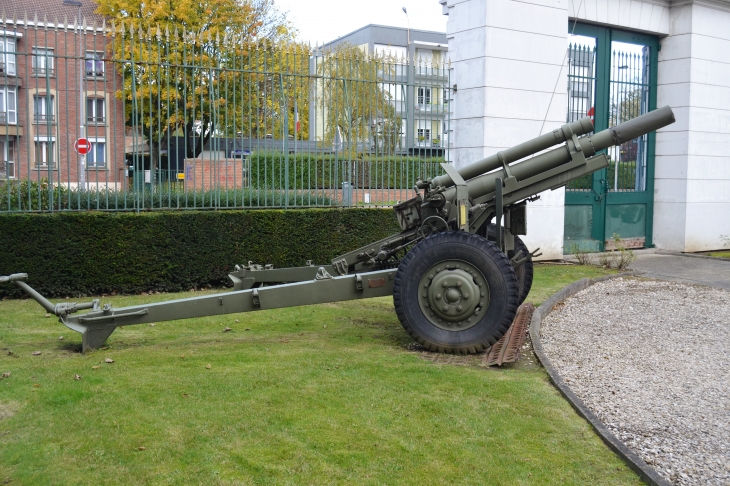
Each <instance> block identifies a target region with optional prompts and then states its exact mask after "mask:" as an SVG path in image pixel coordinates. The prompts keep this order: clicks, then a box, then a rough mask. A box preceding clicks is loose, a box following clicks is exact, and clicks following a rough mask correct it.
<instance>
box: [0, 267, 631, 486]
mask: <svg viewBox="0 0 730 486" xmlns="http://www.w3.org/2000/svg"><path fill="white" fill-rule="evenodd" d="M606 273H608V272H606V271H602V270H599V269H596V268H591V267H579V266H543V265H540V266H537V267H536V275H535V285H534V287H533V292H532V293H531V295H530V298H529V300H531V301H533V302H536V303H539V302H541V301H542V300H544V299H545V298H546V297H547V296H548V295H550V294H552V293H554V292H555V291H557V290H558V289H559V288H561V287H562V286H563V285H564V284H566V283H568V282H571V281H574V280H577V279H579V278H582V277H586V276H590V277H595V276H599V275H603V274H606ZM198 294H199V293H198ZM189 295H193V293H189V292H188V293H183V294H174V295H172V294H170V295H164V296H120V297H114V298H109V299H106V298H105V299H104V301H106V300H109V301H111V302H113V304H114V305H115V306H123V305H131V304H138V303H143V302H152V301H158V300H161V299H168V298H178V297H185V296H189ZM236 320H238V322H237V321H236ZM225 326H230V327H231V328H233V330H232V331H231V332H226V333H223V332H222V330H223V328H224V327H225ZM247 329H248V330H247ZM61 335H63V336H64V339H63V340H59V336H61ZM0 342H2V354H1V355H0V372H6V371H9V372H11V376H10V377H8V378H5V379H2V380H0V441H1V442H2V447H0V482H6V483H9V484H13V485H15V484H23V485H25V484H90V485H92V484H93V485H97V484H104V485H114V484H124V485H127V484H419V485H420V484H444V483H451V484H480V485H483V484H490V485H493V484H494V485H496V484H504V485H516V484H517V485H518V484H581V485H582V484H595V485H598V484H610V485H617V484H641V481H640V480H639V479H638V477H637V476H636V475H635V474H634V473H633V472H632V471H631V470H629V469H628V468H627V467H626V466H625V465H624V464H623V463H622V462H621V460H620V459H619V458H618V457H617V456H615V455H614V454H613V453H612V452H611V451H610V450H609V449H608V448H607V447H606V446H605V445H604V444H603V443H602V442H601V440H600V439H599V438H598V437H597V436H596V435H595V434H594V433H593V431H592V429H591V428H590V426H589V425H588V424H587V423H586V422H585V421H583V420H582V419H581V418H579V417H578V416H577V415H576V414H575V412H574V411H573V410H572V409H571V407H570V406H569V405H568V404H567V403H566V402H565V401H564V400H563V399H562V398H561V396H560V395H559V394H558V392H557V391H556V390H555V389H554V388H553V387H552V386H551V385H550V384H549V382H548V380H547V376H546V374H545V373H544V372H543V370H542V369H540V368H538V367H533V368H531V369H520V368H518V367H515V368H511V369H509V368H508V369H499V370H491V369H484V368H481V367H479V366H474V365H472V366H454V365H449V364H443V363H439V362H438V361H436V362H434V361H433V360H430V359H428V357H427V356H426V355H428V354H429V353H424V352H418V351H416V352H414V351H409V348H410V344H412V343H411V340H410V339H409V337H408V336H407V334H406V333H405V332H404V331H403V330H402V328H401V326H400V325H399V323H398V321H397V318H396V316H395V313H394V310H393V305H392V301H391V299H389V298H382V299H372V300H368V301H356V302H345V303H338V304H328V305H319V306H311V307H302V308H293V309H284V310H278V311H262V312H257V313H250V314H240V315H231V316H224V317H218V318H202V319H191V320H186V321H176V322H167V323H159V324H157V325H156V326H154V327H152V326H131V327H128V328H124V329H118V330H117V331H116V332H115V333H114V334H112V336H111V338H110V340H109V342H108V345H109V348H108V349H106V350H100V351H96V352H93V353H90V354H87V355H81V354H80V353H79V352H78V350H79V342H80V338H79V335H78V334H76V333H74V332H72V331H70V330H69V329H67V328H65V327H63V326H62V325H60V324H58V323H57V322H55V319H51V318H44V317H43V312H42V310H41V309H40V307H38V305H37V304H36V303H35V302H32V301H29V300H6V301H3V302H1V303H0ZM35 351H41V353H42V354H40V355H38V356H34V355H33V354H32V353H33V352H35ZM106 358H111V359H113V360H114V363H112V364H107V363H105V359H106ZM424 358H427V359H424ZM208 365H210V367H209V368H208V367H207V366H208ZM94 367H98V368H97V369H94ZM76 374H78V375H80V377H81V379H80V380H76V379H74V375H76ZM140 448H144V449H142V450H141V449H140Z"/></svg>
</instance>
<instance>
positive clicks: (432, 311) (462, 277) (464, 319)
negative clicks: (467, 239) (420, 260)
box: [418, 260, 489, 331]
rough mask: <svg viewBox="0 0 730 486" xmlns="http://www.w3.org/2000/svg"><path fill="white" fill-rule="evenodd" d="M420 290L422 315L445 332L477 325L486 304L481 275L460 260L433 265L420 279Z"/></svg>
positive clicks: (484, 281) (486, 291) (483, 280)
mask: <svg viewBox="0 0 730 486" xmlns="http://www.w3.org/2000/svg"><path fill="white" fill-rule="evenodd" d="M419 288H421V289H422V290H421V292H420V294H419V298H418V300H419V304H420V306H421V310H422V311H423V314H424V315H425V316H426V318H427V319H428V320H429V321H431V323H432V324H434V325H435V326H437V327H439V328H441V329H445V330H448V331H462V330H464V329H468V328H470V327H472V326H474V325H476V323H477V322H479V320H480V319H481V318H482V316H483V315H484V309H486V308H487V304H488V302H489V289H488V287H487V284H486V279H485V278H484V276H483V275H482V274H481V272H480V271H479V270H478V269H477V268H476V267H474V266H473V265H470V264H469V263H466V262H463V261H459V260H453V261H451V260H450V261H445V262H439V263H438V264H436V265H433V266H432V267H431V268H429V269H428V271H427V272H426V273H425V274H424V275H423V277H422V278H421V281H420V285H419Z"/></svg>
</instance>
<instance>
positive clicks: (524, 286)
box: [477, 224, 535, 306]
mask: <svg viewBox="0 0 730 486" xmlns="http://www.w3.org/2000/svg"><path fill="white" fill-rule="evenodd" d="M477 234H478V235H480V236H483V237H485V238H487V239H488V240H489V241H495V242H496V241H497V229H496V227H495V226H494V225H493V224H489V225H483V226H482V227H481V228H479V231H477ZM502 235H504V233H502ZM502 238H504V236H503V237H502ZM520 250H522V252H523V254H522V256H523V257H524V256H527V261H526V262H525V263H523V264H522V265H520V266H519V267H518V268H516V269H515V275H517V286H518V287H519V288H520V298H519V303H518V304H517V305H518V306H520V305H522V303H523V302H524V301H525V299H526V298H527V295H528V294H529V293H530V289H531V288H532V279H533V276H534V272H535V269H534V267H533V264H532V255H530V251H529V250H528V249H527V245H525V243H524V242H523V241H522V239H521V238H520V237H519V236H517V235H515V249H514V250H511V251H508V252H507V258H512V257H513V256H515V255H516V254H517V253H519V252H520Z"/></svg>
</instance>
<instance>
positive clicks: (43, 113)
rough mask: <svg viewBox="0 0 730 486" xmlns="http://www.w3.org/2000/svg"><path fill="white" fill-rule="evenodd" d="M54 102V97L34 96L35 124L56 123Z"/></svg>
mask: <svg viewBox="0 0 730 486" xmlns="http://www.w3.org/2000/svg"><path fill="white" fill-rule="evenodd" d="M53 101H54V100H53V96H46V95H40V96H38V95H35V96H33V123H48V122H51V123H54V121H55V120H54V116H53V115H54V113H55V112H56V110H55V109H54V102H53Z"/></svg>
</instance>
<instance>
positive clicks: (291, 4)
mask: <svg viewBox="0 0 730 486" xmlns="http://www.w3.org/2000/svg"><path fill="white" fill-rule="evenodd" d="M276 4H277V5H278V6H279V9H280V10H282V11H287V10H288V11H289V18H290V19H291V21H292V23H293V24H294V26H295V27H297V28H298V29H299V39H300V40H303V41H310V42H311V43H312V44H314V43H315V42H319V44H320V45H321V44H323V43H327V42H330V41H332V40H335V39H336V38H338V37H341V36H343V35H345V34H349V33H350V32H352V31H353V30H357V29H359V28H360V27H363V26H365V25H368V24H381V25H392V26H395V27H406V25H407V24H406V14H404V13H403V11H402V10H401V8H402V7H406V9H407V10H408V17H409V18H410V22H411V28H412V29H422V30H433V31H436V32H446V21H447V20H448V17H447V16H446V15H442V14H441V5H440V4H439V2H438V0H276Z"/></svg>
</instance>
